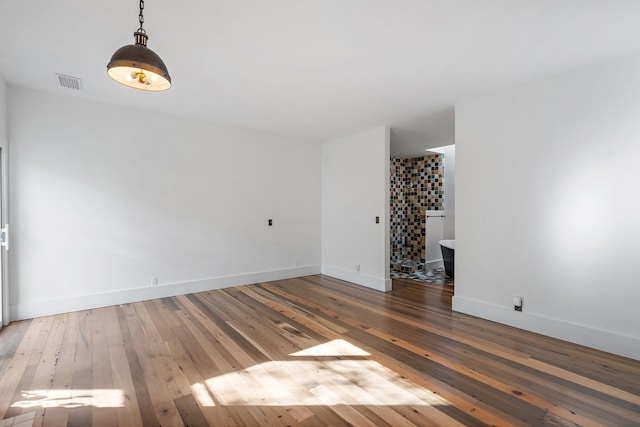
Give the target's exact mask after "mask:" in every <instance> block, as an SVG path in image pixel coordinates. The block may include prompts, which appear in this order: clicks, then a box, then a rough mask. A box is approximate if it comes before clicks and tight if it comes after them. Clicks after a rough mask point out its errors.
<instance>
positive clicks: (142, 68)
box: [107, 44, 171, 91]
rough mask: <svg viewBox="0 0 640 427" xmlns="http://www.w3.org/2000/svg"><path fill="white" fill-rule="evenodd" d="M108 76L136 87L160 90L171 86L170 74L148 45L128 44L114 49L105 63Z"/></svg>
mask: <svg viewBox="0 0 640 427" xmlns="http://www.w3.org/2000/svg"><path fill="white" fill-rule="evenodd" d="M107 73H108V74H109V77H111V78H112V79H113V80H115V81H117V82H118V83H122V84H123V85H126V86H130V87H133V88H136V89H142V90H150V91H160V90H167V89H169V88H170V87H171V76H169V71H168V70H167V66H166V65H164V62H163V61H162V59H160V57H159V56H158V55H157V54H156V53H155V52H154V51H152V50H151V49H149V48H148V47H146V46H144V45H141V44H130V45H127V46H122V47H121V48H120V49H118V50H116V51H115V53H114V54H113V56H112V57H111V61H109V64H108V65H107Z"/></svg>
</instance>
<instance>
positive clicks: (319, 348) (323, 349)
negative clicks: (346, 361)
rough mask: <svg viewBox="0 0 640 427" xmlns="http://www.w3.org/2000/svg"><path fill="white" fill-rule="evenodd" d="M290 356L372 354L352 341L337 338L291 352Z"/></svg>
mask: <svg viewBox="0 0 640 427" xmlns="http://www.w3.org/2000/svg"><path fill="white" fill-rule="evenodd" d="M289 356H316V357H321V356H370V354H369V353H367V352H366V351H364V350H362V349H361V348H359V347H356V346H355V345H353V344H351V343H350V342H347V341H345V340H343V339H336V340H333V341H329V342H327V343H324V344H319V345H316V346H314V347H310V348H307V349H304V350H300V351H298V352H295V353H291V354H290V355H289Z"/></svg>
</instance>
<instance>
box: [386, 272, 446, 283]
mask: <svg viewBox="0 0 640 427" xmlns="http://www.w3.org/2000/svg"><path fill="white" fill-rule="evenodd" d="M391 279H410V280H417V281H419V282H425V283H431V284H434V285H444V286H453V279H452V278H450V277H449V276H447V275H446V274H445V272H444V268H436V269H434V270H426V271H424V270H415V271H404V272H403V271H394V270H391Z"/></svg>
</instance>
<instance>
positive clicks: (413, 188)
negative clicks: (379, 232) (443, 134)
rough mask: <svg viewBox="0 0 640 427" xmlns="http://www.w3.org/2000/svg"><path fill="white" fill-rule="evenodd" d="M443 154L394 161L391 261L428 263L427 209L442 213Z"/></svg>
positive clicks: (392, 161)
mask: <svg viewBox="0 0 640 427" xmlns="http://www.w3.org/2000/svg"><path fill="white" fill-rule="evenodd" d="M443 164H444V162H443V158H442V155H441V154H434V155H432V156H426V157H418V158H415V159H399V158H391V259H412V260H416V261H419V262H423V263H424V260H425V253H424V251H425V248H424V246H425V230H424V223H425V217H424V214H425V210H442V209H443V199H444V184H443V176H444V170H443Z"/></svg>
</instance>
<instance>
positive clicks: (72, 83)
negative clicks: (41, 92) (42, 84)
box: [56, 74, 82, 90]
mask: <svg viewBox="0 0 640 427" xmlns="http://www.w3.org/2000/svg"><path fill="white" fill-rule="evenodd" d="M56 78H57V79H58V83H59V84H60V86H61V87H64V88H66V89H74V90H82V80H80V79H79V78H77V77H71V76H65V75H64V74H56Z"/></svg>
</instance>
